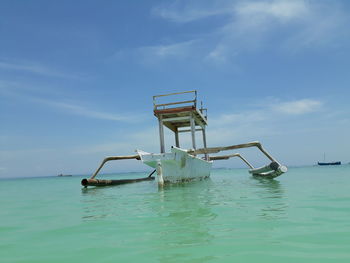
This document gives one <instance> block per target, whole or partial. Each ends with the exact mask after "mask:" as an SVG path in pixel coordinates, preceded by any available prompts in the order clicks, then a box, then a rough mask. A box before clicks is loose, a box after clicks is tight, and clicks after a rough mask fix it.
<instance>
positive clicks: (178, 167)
mask: <svg viewBox="0 0 350 263" xmlns="http://www.w3.org/2000/svg"><path fill="white" fill-rule="evenodd" d="M137 152H138V154H139V155H140V157H141V160H142V162H143V163H144V164H146V165H148V166H150V167H152V168H155V169H157V174H158V183H159V184H162V182H165V183H168V182H170V183H176V182H185V181H192V180H196V179H202V178H206V177H209V176H210V170H211V167H212V164H213V162H212V161H206V160H203V159H201V158H198V157H196V156H193V155H190V154H188V153H187V151H185V150H183V149H181V148H177V147H174V146H173V147H172V148H171V153H158V154H154V153H147V152H143V151H139V150H138V151H137Z"/></svg>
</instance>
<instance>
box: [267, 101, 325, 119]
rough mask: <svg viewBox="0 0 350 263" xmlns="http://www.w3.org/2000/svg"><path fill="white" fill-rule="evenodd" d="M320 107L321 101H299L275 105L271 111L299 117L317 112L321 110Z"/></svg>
mask: <svg viewBox="0 0 350 263" xmlns="http://www.w3.org/2000/svg"><path fill="white" fill-rule="evenodd" d="M321 106H322V102H321V101H318V100H312V99H301V100H296V101H290V102H284V103H279V104H276V105H274V106H273V107H272V109H273V110H274V111H276V112H279V113H285V114H293V115H300V114H306V113H310V112H315V111H318V110H320V109H321Z"/></svg>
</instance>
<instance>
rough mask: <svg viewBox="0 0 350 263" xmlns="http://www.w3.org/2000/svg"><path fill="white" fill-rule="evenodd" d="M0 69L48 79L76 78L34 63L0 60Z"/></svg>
mask: <svg viewBox="0 0 350 263" xmlns="http://www.w3.org/2000/svg"><path fill="white" fill-rule="evenodd" d="M0 69H3V70H12V71H22V72H27V73H33V74H38V75H42V76H48V77H60V78H77V76H74V75H71V74H68V73H63V72H60V71H58V70H55V69H52V68H50V67H48V66H45V65H42V64H40V63H35V62H18V61H16V62H13V61H12V62H9V61H5V60H0Z"/></svg>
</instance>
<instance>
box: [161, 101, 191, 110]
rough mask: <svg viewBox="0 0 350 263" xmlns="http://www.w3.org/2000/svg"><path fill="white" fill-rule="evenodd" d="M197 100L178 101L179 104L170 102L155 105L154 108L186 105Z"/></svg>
mask: <svg viewBox="0 0 350 263" xmlns="http://www.w3.org/2000/svg"><path fill="white" fill-rule="evenodd" d="M194 102H196V101H195V100H185V101H177V102H169V103H163V104H155V105H154V107H155V108H158V107H164V106H170V105H178V104H186V103H194Z"/></svg>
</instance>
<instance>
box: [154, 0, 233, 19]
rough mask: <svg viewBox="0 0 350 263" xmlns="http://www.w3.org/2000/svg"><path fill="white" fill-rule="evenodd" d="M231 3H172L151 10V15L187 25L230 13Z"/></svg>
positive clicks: (204, 0) (196, 0)
mask: <svg viewBox="0 0 350 263" xmlns="http://www.w3.org/2000/svg"><path fill="white" fill-rule="evenodd" d="M232 7H233V2H231V1H207V0H191V1H179V0H177V1H173V2H172V3H171V4H170V5H166V4H162V5H160V6H156V7H154V8H153V9H152V13H153V14H154V15H156V16H160V17H162V18H164V19H167V20H170V21H172V22H176V23H188V22H192V21H196V20H199V19H203V18H207V17H210V16H215V15H222V14H227V13H230V12H231V11H232Z"/></svg>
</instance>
